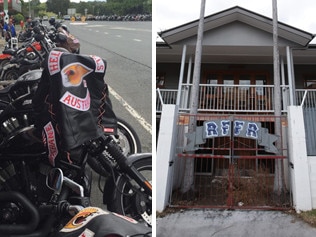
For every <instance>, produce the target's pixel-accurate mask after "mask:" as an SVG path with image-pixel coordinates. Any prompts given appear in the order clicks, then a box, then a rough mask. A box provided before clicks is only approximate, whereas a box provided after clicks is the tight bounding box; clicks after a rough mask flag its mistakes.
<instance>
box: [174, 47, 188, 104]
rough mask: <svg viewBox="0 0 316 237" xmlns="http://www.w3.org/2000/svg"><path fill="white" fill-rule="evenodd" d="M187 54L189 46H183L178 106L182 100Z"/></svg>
mask: <svg viewBox="0 0 316 237" xmlns="http://www.w3.org/2000/svg"><path fill="white" fill-rule="evenodd" d="M186 52H187V46H186V45H183V49H182V59H181V68H180V76H179V85H178V94H177V102H176V105H178V106H179V105H180V98H181V91H182V82H183V72H184V65H185V55H186Z"/></svg>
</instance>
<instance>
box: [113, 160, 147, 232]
mask: <svg viewBox="0 0 316 237" xmlns="http://www.w3.org/2000/svg"><path fill="white" fill-rule="evenodd" d="M133 166H134V167H135V168H136V169H137V170H138V171H139V172H140V173H141V174H142V175H143V176H144V177H145V178H146V179H147V180H148V181H149V182H150V183H151V182H152V158H151V157H144V158H141V159H139V160H136V161H135V162H133ZM108 209H109V211H112V212H116V213H119V214H122V215H124V216H130V217H132V218H133V219H135V220H137V221H139V222H144V220H145V222H146V223H147V224H149V225H150V226H151V225H152V223H151V217H152V197H151V196H149V195H147V194H145V192H144V190H143V188H141V187H139V185H138V184H137V183H136V182H135V181H131V180H129V179H128V178H127V177H126V176H124V177H121V178H120V179H119V180H118V182H117V184H116V188H115V193H114V196H113V199H112V201H111V202H110V203H109V204H108Z"/></svg>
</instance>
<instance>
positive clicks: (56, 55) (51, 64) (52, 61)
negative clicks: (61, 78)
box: [48, 50, 63, 75]
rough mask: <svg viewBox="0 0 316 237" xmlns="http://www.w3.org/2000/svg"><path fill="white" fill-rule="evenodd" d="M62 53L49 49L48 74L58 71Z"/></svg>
mask: <svg viewBox="0 0 316 237" xmlns="http://www.w3.org/2000/svg"><path fill="white" fill-rule="evenodd" d="M62 54H63V52H59V51H54V50H53V51H51V52H50V53H49V56H48V70H49V74H50V75H54V74H56V73H58V72H60V66H59V61H60V56H61V55H62Z"/></svg>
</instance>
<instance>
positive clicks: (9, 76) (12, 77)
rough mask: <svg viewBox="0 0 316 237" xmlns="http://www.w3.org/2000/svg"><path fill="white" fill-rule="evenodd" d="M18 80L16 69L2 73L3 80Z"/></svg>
mask: <svg viewBox="0 0 316 237" xmlns="http://www.w3.org/2000/svg"><path fill="white" fill-rule="evenodd" d="M18 78H19V70H17V69H11V70H9V71H7V72H5V73H4V76H3V80H5V81H10V80H16V79H18Z"/></svg>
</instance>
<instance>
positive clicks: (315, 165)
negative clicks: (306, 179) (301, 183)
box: [308, 156, 316, 209]
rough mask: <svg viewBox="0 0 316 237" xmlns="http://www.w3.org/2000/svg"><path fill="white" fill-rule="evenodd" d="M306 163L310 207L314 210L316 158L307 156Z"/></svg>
mask: <svg viewBox="0 0 316 237" xmlns="http://www.w3.org/2000/svg"><path fill="white" fill-rule="evenodd" d="M308 161H309V162H308V163H309V175H310V184H311V195H312V207H313V209H316V156H309V157H308Z"/></svg>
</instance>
